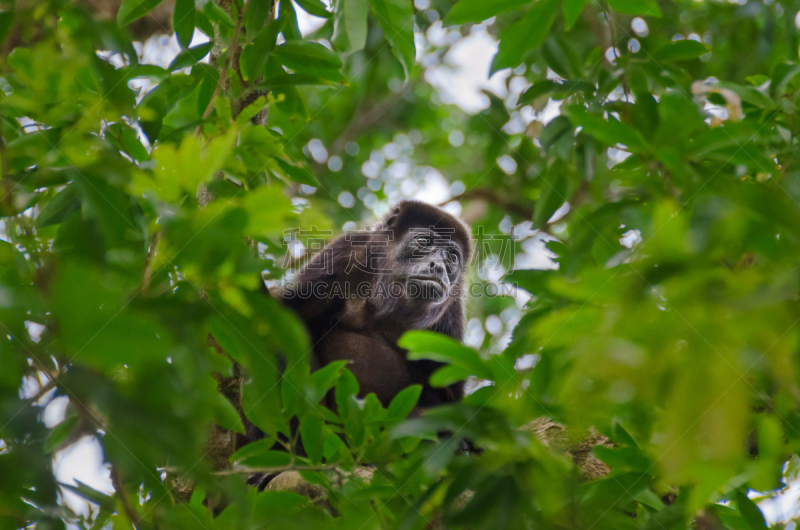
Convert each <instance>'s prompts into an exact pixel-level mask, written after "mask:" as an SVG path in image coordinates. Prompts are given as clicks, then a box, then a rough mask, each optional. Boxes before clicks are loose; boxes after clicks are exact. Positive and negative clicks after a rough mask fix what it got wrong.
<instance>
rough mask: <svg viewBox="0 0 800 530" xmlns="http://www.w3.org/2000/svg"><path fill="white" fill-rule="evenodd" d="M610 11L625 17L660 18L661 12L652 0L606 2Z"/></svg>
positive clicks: (611, 0)
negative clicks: (622, 14)
mask: <svg viewBox="0 0 800 530" xmlns="http://www.w3.org/2000/svg"><path fill="white" fill-rule="evenodd" d="M608 5H609V6H611V9H613V10H614V11H616V12H618V13H624V14H626V15H641V16H651V17H660V16H661V10H660V9H659V8H658V3H657V2H655V1H654V0H608Z"/></svg>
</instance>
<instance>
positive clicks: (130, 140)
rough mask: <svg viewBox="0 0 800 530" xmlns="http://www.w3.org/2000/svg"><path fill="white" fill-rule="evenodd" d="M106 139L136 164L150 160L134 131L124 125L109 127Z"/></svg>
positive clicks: (117, 124) (116, 124)
mask: <svg viewBox="0 0 800 530" xmlns="http://www.w3.org/2000/svg"><path fill="white" fill-rule="evenodd" d="M106 139H107V140H108V141H110V142H111V143H112V144H114V147H116V148H117V149H119V150H120V151H123V152H124V153H125V154H127V155H128V156H130V157H131V158H133V159H134V160H136V161H137V162H144V161H145V160H148V159H149V158H150V155H149V153H148V152H147V149H145V148H144V146H143V145H142V142H140V141H139V138H138V137H137V135H136V131H134V130H133V129H131V128H130V126H128V125H127V124H126V123H121V122H117V123H112V124H111V125H109V126H108V128H107V129H106Z"/></svg>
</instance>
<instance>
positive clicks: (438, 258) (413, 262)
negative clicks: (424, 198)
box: [373, 201, 471, 328]
mask: <svg viewBox="0 0 800 530" xmlns="http://www.w3.org/2000/svg"><path fill="white" fill-rule="evenodd" d="M376 233H377V234H385V235H386V236H388V237H386V239H388V241H387V242H386V245H387V246H386V251H385V252H384V253H383V259H382V260H378V261H379V262H380V261H382V263H381V266H380V269H381V278H380V281H382V282H385V283H388V285H389V289H388V293H389V298H391V299H392V302H391V303H389V304H386V300H385V299H384V300H383V303H382V307H385V308H387V310H391V311H393V312H396V313H397V314H398V316H399V317H401V316H407V317H408V318H412V319H415V320H416V322H414V323H413V326H412V327H415V328H425V327H429V326H431V325H433V324H435V323H436V322H438V321H439V320H440V319H441V318H442V317H443V316H445V315H446V314H447V313H448V312H450V313H454V312H455V313H458V318H461V313H462V306H463V297H464V276H465V274H464V268H465V264H466V263H468V262H469V258H470V252H471V248H470V233H469V230H468V229H467V227H466V226H465V225H464V223H462V222H461V221H459V220H458V219H457V218H455V217H454V216H452V215H451V214H449V213H447V212H445V211H444V210H442V209H440V208H437V207H436V206H432V205H430V204H425V203H422V202H418V201H403V202H400V203H398V204H397V205H395V206H394V207H393V208H392V209H391V211H390V212H389V214H388V215H387V216H386V217H385V218H384V220H383V222H382V223H381V225H379V226H378V227H377V230H376ZM373 251H374V249H373Z"/></svg>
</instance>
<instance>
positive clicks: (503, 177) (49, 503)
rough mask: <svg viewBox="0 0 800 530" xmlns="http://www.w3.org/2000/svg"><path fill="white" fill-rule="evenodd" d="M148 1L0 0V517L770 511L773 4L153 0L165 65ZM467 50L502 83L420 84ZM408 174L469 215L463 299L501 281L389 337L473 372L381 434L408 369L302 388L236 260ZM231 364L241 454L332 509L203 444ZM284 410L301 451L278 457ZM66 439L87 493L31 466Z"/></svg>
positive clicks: (788, 142)
mask: <svg viewBox="0 0 800 530" xmlns="http://www.w3.org/2000/svg"><path fill="white" fill-rule="evenodd" d="M158 4H159V0H145V1H142V0H123V1H122V2H121V5H120V7H119V9H118V11H117V13H116V20H109V19H107V18H103V16H102V15H101V13H100V12H99V11H98V12H92V11H91V10H90V9H89V8H88V5H89V4H87V3H84V2H78V1H76V0H43V1H34V2H17V3H16V4H13V3H9V2H5V3H3V4H2V5H0V40H2V43H3V48H2V49H3V50H4V51H3V54H2V55H1V56H0V87H1V88H2V93H1V94H0V118H1V119H2V122H0V127H1V129H0V134H1V135H2V145H0V170H1V171H2V180H1V181H0V215H2V219H3V236H2V241H0V330H2V333H0V477H2V481H0V483H1V484H2V487H1V488H0V527H1V528H21V527H29V526H30V527H36V528H51V527H52V528H64V527H66V526H67V525H69V527H70V528H74V527H80V528H105V527H107V525H108V524H112V525H113V527H114V528H130V527H131V523H135V524H136V527H137V528H150V527H161V528H166V527H170V528H197V527H198V525H200V527H202V528H208V529H211V528H256V527H263V526H281V527H297V528H313V527H320V528H323V527H324V528H328V527H330V526H331V525H337V526H341V527H347V528H355V529H363V528H372V527H402V528H426V527H427V526H428V525H429V524H434V522H436V521H441V522H442V524H444V525H446V526H452V527H468V528H498V527H505V526H508V527H515V528H516V527H522V526H523V525H526V526H536V527H540V526H541V527H547V528H553V527H581V528H598V529H600V528H663V529H667V528H685V527H686V526H687V525H696V526H697V527H712V526H714V527H724V528H732V529H744V528H759V527H764V526H765V519H764V517H763V515H762V512H761V511H760V510H759V508H758V507H757V506H756V504H755V503H756V502H757V501H758V500H759V499H757V498H754V493H753V492H754V491H755V492H761V493H756V494H755V495H763V496H766V497H774V496H776V495H779V494H780V490H781V488H783V487H784V485H785V484H786V483H788V482H789V481H790V480H793V479H795V478H796V474H797V470H798V463H799V462H800V461H798V459H797V456H795V454H796V453H797V451H798V450H799V449H800V386H799V382H800V381H799V380H798V362H800V358H799V357H798V351H800V350H799V348H800V328H799V327H798V325H797V324H798V321H799V320H800V309H799V308H798V305H797V298H798V288H799V287H800V286H799V285H798V281H800V276H798V272H797V271H798V259H800V258H798V256H800V169H798V167H797V166H796V163H798V162H800V160H798V156H800V155H798V153H800V150H798V141H797V137H796V136H797V135H796V134H795V127H796V126H797V124H795V123H794V122H795V116H797V115H798V105H797V95H798V91H799V90H800V76H798V74H800V63H798V52H797V50H798V46H799V45H800V41H798V31H797V27H796V24H795V15H796V12H797V9H798V5H796V3H792V2H781V1H761V0H742V1H740V2H726V1H707V2H697V1H692V0H680V1H676V2H656V1H654V0H607V1H596V0H592V1H586V0H563V1H557V0H533V1H530V0H497V1H491V2H489V1H486V0H459V1H458V2H452V1H450V0H417V1H416V2H413V3H412V1H411V0H368V1H364V0H336V1H335V2H333V6H332V7H331V8H328V7H327V6H326V5H325V4H323V3H321V2H318V1H317V0H298V1H297V2H296V3H291V2H288V1H285V0H284V1H281V2H280V3H279V5H277V6H276V5H273V3H272V2H270V1H258V0H249V1H247V2H246V3H242V0H234V1H233V2H230V3H227V2H226V3H223V2H220V3H219V4H218V3H215V2H213V1H198V2H192V1H191V0H176V2H175V4H174V8H173V28H174V32H175V34H176V36H177V40H176V42H177V45H178V46H179V47H180V51H179V52H178V53H177V55H175V56H174V57H171V58H170V59H169V60H168V61H166V62H161V64H159V60H157V58H156V57H155V56H151V53H152V50H153V47H154V46H156V47H157V45H156V44H155V43H156V41H157V40H158V38H159V37H155V38H154V39H151V41H149V44H148V45H147V46H142V45H141V44H137V43H135V42H133V38H132V37H131V31H133V28H135V27H136V24H137V23H140V22H142V21H144V20H146V19H147V18H148V17H151V16H154V15H153V13H154V11H151V10H153V9H154V8H156V7H158V8H159V9H160V8H163V7H164V6H159V5H158ZM298 9H302V10H304V11H305V12H308V13H310V14H312V15H314V16H317V17H320V18H321V21H322V22H324V23H323V24H322V25H321V27H320V28H319V29H317V30H315V31H314V32H312V33H311V34H309V35H306V36H303V35H302V34H301V32H300V29H299V28H300V25H299V22H298V17H300V20H303V17H304V16H305V15H304V14H303V13H302V12H299V11H298ZM203 35H204V36H206V38H205V39H202V38H194V39H193V37H199V36H203ZM487 36H488V37H489V38H493V39H496V40H497V42H498V47H497V52H496V54H495V55H494V58H493V60H492V61H491V64H490V65H489V70H490V72H491V73H496V74H495V75H497V76H499V77H498V78H499V79H501V80H503V83H504V84H505V85H506V89H507V90H506V92H505V94H504V95H503V96H498V95H496V94H494V93H491V92H485V93H483V94H481V95H480V98H481V100H482V101H483V106H484V109H483V110H481V111H479V112H475V113H468V112H465V111H464V110H462V109H460V108H459V107H457V106H456V105H454V104H450V103H446V102H443V100H446V99H447V97H448V94H449V92H448V90H450V89H452V87H447V86H444V87H442V86H441V83H442V82H441V81H437V79H441V76H442V75H444V74H446V70H447V68H448V64H450V63H449V61H451V59H452V58H453V57H454V56H455V55H456V54H457V52H458V48H459V47H463V46H466V45H467V44H468V43H470V42H474V41H475V40H477V39H481V38H486V37H487ZM462 49H463V48H462ZM209 54H210V55H209ZM156 55H157V54H156ZM206 57H210V60H211V64H209V62H208V59H206ZM445 79H447V77H445ZM431 83H438V84H439V85H440V88H439V89H437V88H434V87H433V86H432V84H431ZM265 111H266V113H265ZM265 114H266V120H267V126H264V125H263V124H262V123H263V119H262V118H263V117H264V115H265ZM259 117H260V118H259ZM251 118H255V119H254V120H251ZM798 118H800V116H798ZM259 119H262V121H261V122H259ZM798 121H799V122H800V119H798ZM419 189H426V190H428V193H430V192H431V190H439V192H441V193H440V195H442V194H443V195H442V197H443V199H442V200H443V201H448V200H451V199H452V200H453V202H452V203H451V204H450V207H453V208H456V209H457V210H458V211H460V212H461V214H462V216H463V217H464V218H465V219H466V220H468V221H469V222H470V223H471V224H472V226H473V227H474V230H475V248H476V253H475V254H476V260H475V261H474V263H472V264H471V265H472V271H473V272H472V273H471V275H472V282H473V286H476V287H477V288H476V289H475V290H474V291H473V293H489V294H491V293H492V292H494V293H497V287H498V286H499V285H506V284H510V285H513V286H516V289H519V291H518V293H523V294H519V295H518V296H517V297H516V298H515V297H512V296H490V295H485V296H478V295H472V296H471V297H470V301H469V318H470V319H471V320H470V324H469V337H468V339H469V340H468V345H461V344H458V343H456V342H455V341H451V340H446V339H445V338H443V337H441V336H438V335H436V334H433V333H428V332H413V333H409V334H408V335H406V336H405V337H404V338H403V339H402V342H401V344H402V345H403V346H404V347H406V348H408V349H409V351H410V353H409V356H410V357H411V358H414V359H435V360H440V361H444V362H446V363H447V366H446V367H445V368H443V369H441V370H440V371H439V372H437V373H436V374H434V377H433V383H434V384H436V385H447V384H449V383H451V382H453V381H456V380H459V379H461V378H464V377H469V376H475V377H477V378H479V379H480V380H481V381H482V385H479V386H480V388H478V389H477V390H475V391H474V392H473V393H471V394H470V395H469V396H468V397H467V398H466V399H465V400H464V401H463V403H460V404H457V405H452V406H448V407H442V408H439V409H436V410H431V411H429V412H428V413H426V414H425V415H423V416H422V417H417V418H414V419H411V420H406V419H405V417H406V415H407V414H408V413H409V411H410V410H412V408H413V407H414V404H415V403H416V400H417V398H418V396H419V390H420V389H419V387H411V388H409V389H407V390H406V391H404V392H402V393H401V394H400V395H398V396H397V397H396V399H395V400H394V401H393V402H392V403H391V405H390V406H389V407H388V408H383V407H382V406H381V405H380V403H379V402H378V401H377V399H375V396H374V395H371V396H367V397H366V398H365V399H358V398H356V395H357V394H358V384H357V382H356V381H355V379H354V377H353V376H352V374H351V373H350V372H349V371H348V370H347V369H346V366H344V365H343V364H342V363H335V364H332V365H330V366H328V367H326V368H324V369H322V370H319V371H316V372H314V373H311V372H310V367H309V363H308V355H307V354H308V351H309V348H310V346H311V345H310V343H309V339H308V337H307V335H306V333H305V331H304V329H303V327H302V325H301V324H300V323H299V322H298V321H297V319H296V318H294V317H293V316H292V315H291V314H289V313H288V312H287V311H285V310H284V309H282V308H281V307H280V305H279V304H278V303H277V302H276V301H275V300H273V299H271V298H268V297H265V296H264V295H262V294H260V293H259V285H258V275H259V274H260V273H261V272H262V271H264V270H265V269H266V276H267V278H269V279H272V280H280V279H281V278H282V277H283V275H284V272H285V270H286V269H288V268H295V267H296V266H297V264H298V261H297V259H296V255H294V254H287V247H286V245H285V242H286V240H287V239H288V238H290V236H291V237H294V236H293V235H292V234H295V235H297V234H299V236H300V237H301V240H303V241H305V243H306V247H307V248H309V249H313V248H314V247H313V242H314V241H318V236H314V233H317V232H319V233H326V231H329V233H332V234H338V233H339V232H340V231H341V230H342V229H343V228H352V227H354V226H355V224H356V223H361V222H362V221H364V220H366V219H370V218H372V217H373V215H374V214H380V213H382V212H383V211H385V210H386V208H388V205H389V204H390V203H391V202H392V201H395V200H397V199H399V198H400V197H401V196H405V195H409V194H413V193H414V192H415V190H419ZM198 190H199V192H198ZM209 198H211V200H210V201H209V200H208V199H209ZM206 203H207V204H206ZM298 228H299V229H300V231H299V232H298V231H297V229H298ZM309 234H310V235H309ZM315 237H317V239H314V238H315ZM302 238H305V239H302ZM287 256H288V259H286V257H287ZM512 291H514V289H512ZM525 293H527V294H525ZM523 302H524V305H523ZM209 337H211V338H209ZM221 351H222V352H224V353H225V354H226V355H221V354H220V353H219V352H221ZM234 361H235V363H236V366H240V367H241V369H242V370H243V371H244V372H245V373H246V374H247V375H246V378H245V384H244V385H243V387H242V396H241V405H242V408H243V410H244V412H245V414H246V415H247V417H248V419H249V420H250V421H252V422H253V423H254V424H255V425H257V426H258V427H259V428H260V429H262V430H263V431H264V432H265V433H266V434H267V438H266V439H265V440H264V441H262V442H258V443H255V444H252V445H249V446H247V447H246V448H244V449H242V450H240V451H239V452H238V453H236V454H235V455H233V456H232V457H231V461H233V462H235V463H236V464H237V465H239V466H249V467H252V468H262V469H263V468H267V469H278V470H280V469H289V468H292V469H298V470H301V472H302V475H303V477H304V478H305V479H306V480H308V481H309V482H311V483H313V484H317V485H320V486H322V487H323V488H325V489H326V490H327V491H328V501H327V502H328V503H329V506H330V507H332V508H333V510H330V509H329V508H328V507H326V506H325V505H323V504H320V503H313V502H311V501H309V500H308V499H306V498H304V497H301V496H299V495H296V494H294V493H290V492H277V491H270V492H264V493H257V492H256V491H255V490H254V489H252V488H247V487H246V486H245V485H244V483H243V480H241V476H239V475H238V474H236V473H234V474H220V473H218V472H217V471H219V469H220V467H219V465H215V464H212V463H211V462H209V460H208V459H207V458H206V457H205V456H206V454H207V450H208V448H207V445H206V441H207V439H208V436H209V425H210V424H211V423H216V424H217V425H219V426H221V427H222V428H224V429H227V430H230V431H235V432H241V431H242V422H241V420H240V417H239V414H238V413H237V411H236V409H235V408H234V406H233V405H232V404H231V402H230V401H229V400H228V399H226V397H225V395H223V392H221V391H220V386H219V385H218V380H217V379H215V375H214V374H217V376H216V377H217V378H220V377H224V376H232V375H235V374H234V372H235V368H234ZM281 366H285V367H286V370H285V374H284V376H283V377H282V378H281V377H280V375H279V367H281ZM237 369H238V368H237ZM225 390H226V389H225V388H224V385H223V388H222V391H225ZM329 391H331V392H333V394H334V395H335V398H336V403H337V408H338V410H337V412H335V413H334V412H331V411H329V410H327V409H325V408H322V407H321V406H320V405H319V401H320V399H321V398H322V397H323V396H324V395H325V394H326V393H327V392H329ZM64 406H66V412H65V413H64V414H62V415H59V413H58V412H57V410H58V407H64ZM54 411H55V412H54ZM540 416H547V417H550V418H552V419H554V420H555V421H558V422H560V423H562V424H563V425H565V426H566V427H567V429H568V433H569V437H570V438H571V439H572V440H574V441H579V440H581V439H582V438H583V437H584V436H586V435H587V433H589V432H594V431H589V429H590V428H593V429H596V431H598V432H600V433H602V434H604V435H605V436H607V437H608V438H609V439H610V440H611V441H612V442H613V447H611V446H607V447H597V448H595V449H594V450H593V454H594V456H596V457H597V458H599V459H600V460H601V461H602V462H604V463H605V464H606V465H607V466H608V469H609V470H610V471H609V474H607V475H606V476H604V477H601V478H597V479H594V480H590V481H587V480H583V479H582V478H581V476H580V470H579V469H577V468H576V465H575V464H574V463H573V462H572V460H571V459H569V458H568V457H567V456H564V455H561V454H558V453H554V452H551V451H550V450H549V449H548V448H546V447H545V446H544V445H543V444H542V443H541V442H540V441H538V440H537V439H535V437H533V436H531V435H530V434H529V433H526V432H521V431H519V427H520V426H522V425H525V424H526V423H528V422H529V421H531V420H533V419H535V418H537V417H540ZM54 417H55V418H56V419H55V420H53V418H54ZM292 417H297V418H298V419H299V429H298V431H299V437H300V440H301V441H302V442H303V445H304V447H305V449H306V453H307V456H306V457H301V456H298V455H294V454H293V453H291V451H293V449H294V447H295V443H294V442H296V440H294V441H293V442H292V443H288V444H287V445H288V446H289V447H288V449H289V450H290V452H279V451H274V450H272V445H273V443H274V441H275V440H276V439H277V438H278V437H279V435H280V434H283V435H287V436H288V435H290V427H289V421H290V419H291V418H292ZM442 431H450V432H452V433H453V435H452V436H451V437H449V438H442V439H438V438H437V436H436V433H437V432H442ZM87 437H90V438H91V439H94V440H96V441H97V443H99V444H100V446H101V447H102V454H103V458H104V460H105V462H106V463H107V465H108V466H109V467H110V470H111V473H110V474H111V478H112V480H111V481H110V482H109V485H108V488H106V489H105V490H103V491H101V490H98V489H95V488H92V487H89V486H88V485H85V484H82V483H77V484H72V483H70V484H64V483H60V482H58V481H57V480H56V478H55V476H54V473H53V469H54V465H55V464H54V455H56V454H58V455H60V456H63V454H65V453H62V451H64V450H65V449H67V448H69V447H70V446H72V445H73V444H75V443H78V442H80V443H85V442H86V440H87V439H89V438H87ZM461 438H469V439H471V440H472V441H473V442H474V443H475V444H476V445H477V446H479V447H482V448H484V452H483V454H482V455H480V456H474V455H473V456H469V455H465V454H462V453H461V452H459V451H457V448H458V445H459V439H461ZM362 463H371V464H373V465H374V466H375V473H374V476H373V477H372V479H371V481H364V480H361V479H359V478H358V476H356V475H352V476H349V477H348V478H347V479H346V480H344V479H343V478H342V477H343V475H342V474H341V473H342V472H346V471H351V470H353V469H355V468H356V467H357V466H358V464H362ZM334 467H335V468H337V469H336V470H334V469H333V468H334ZM164 472H168V473H169V474H170V475H174V474H177V476H179V477H181V478H183V479H185V480H188V481H189V482H191V483H192V484H194V485H195V489H194V493H193V495H192V497H191V500H190V502H188V503H178V502H173V501H174V500H175V499H176V498H177V494H176V492H174V491H172V490H171V489H170V487H171V479H169V480H165V479H164V476H163V475H164ZM467 491H469V492H471V493H469V494H465V492H467ZM67 493H70V494H76V495H78V496H79V497H81V498H84V499H86V500H87V501H89V503H90V504H89V506H90V507H91V509H90V510H88V511H80V510H78V509H77V508H75V506H76V505H75V504H74V503H72V504H65V502H64V498H65V497H64V496H65V495H66V494H67ZM206 496H207V497H208V499H206ZM213 499H224V501H221V502H216V501H215V502H216V503H215V502H212V500H213ZM766 502H767V504H768V502H769V501H766ZM215 505H216V506H225V508H224V510H223V511H222V512H221V513H220V514H219V515H218V516H217V517H216V518H215V517H214V512H213V509H212V508H213V506H215ZM762 506H766V504H762ZM74 510H78V512H77V513H76V512H75V511H74Z"/></svg>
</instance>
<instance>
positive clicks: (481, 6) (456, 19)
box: [444, 0, 533, 26]
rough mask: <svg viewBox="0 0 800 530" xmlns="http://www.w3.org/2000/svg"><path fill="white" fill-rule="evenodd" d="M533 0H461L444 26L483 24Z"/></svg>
mask: <svg viewBox="0 0 800 530" xmlns="http://www.w3.org/2000/svg"><path fill="white" fill-rule="evenodd" d="M532 1H533V0H496V1H491V2H487V1H486V0H459V1H458V3H456V5H454V6H453V8H452V9H450V12H448V13H447V16H445V18H444V25H445V26H450V25H453V24H464V23H465V22H482V21H484V20H486V19H488V18H492V17H493V16H495V15H499V14H500V13H503V12H505V11H510V10H512V9H516V8H518V7H522V6H524V5H525V4H530V3H531V2H532Z"/></svg>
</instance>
